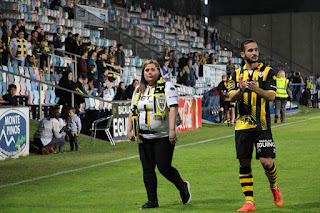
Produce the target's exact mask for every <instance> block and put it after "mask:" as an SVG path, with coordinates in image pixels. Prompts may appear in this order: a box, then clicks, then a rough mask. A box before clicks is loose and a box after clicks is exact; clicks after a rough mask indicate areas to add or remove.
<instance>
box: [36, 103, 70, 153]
mask: <svg viewBox="0 0 320 213" xmlns="http://www.w3.org/2000/svg"><path fill="white" fill-rule="evenodd" d="M59 117H60V113H59V109H52V110H51V111H50V113H49V117H48V118H45V119H43V120H41V121H40V124H39V127H38V129H37V131H36V133H35V134H34V144H35V145H36V146H38V147H39V148H40V151H41V152H42V154H49V153H50V152H55V150H54V148H57V147H59V152H63V147H64V144H65V140H64V137H65V136H66V132H64V131H60V123H59Z"/></svg>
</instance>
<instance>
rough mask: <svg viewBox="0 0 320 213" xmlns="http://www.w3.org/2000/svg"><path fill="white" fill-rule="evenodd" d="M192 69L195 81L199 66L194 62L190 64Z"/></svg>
mask: <svg viewBox="0 0 320 213" xmlns="http://www.w3.org/2000/svg"><path fill="white" fill-rule="evenodd" d="M192 68H193V72H194V75H195V76H196V79H195V80H197V79H198V76H199V66H198V64H197V63H196V62H195V61H193V62H192Z"/></svg>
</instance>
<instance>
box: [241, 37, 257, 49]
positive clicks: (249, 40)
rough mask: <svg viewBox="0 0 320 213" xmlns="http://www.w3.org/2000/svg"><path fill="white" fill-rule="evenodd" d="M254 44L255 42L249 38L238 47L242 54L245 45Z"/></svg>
mask: <svg viewBox="0 0 320 213" xmlns="http://www.w3.org/2000/svg"><path fill="white" fill-rule="evenodd" d="M254 42H255V41H254V40H252V39H251V38H249V39H246V40H244V41H243V42H242V43H241V45H240V48H241V52H244V51H245V45H247V44H250V43H254Z"/></svg>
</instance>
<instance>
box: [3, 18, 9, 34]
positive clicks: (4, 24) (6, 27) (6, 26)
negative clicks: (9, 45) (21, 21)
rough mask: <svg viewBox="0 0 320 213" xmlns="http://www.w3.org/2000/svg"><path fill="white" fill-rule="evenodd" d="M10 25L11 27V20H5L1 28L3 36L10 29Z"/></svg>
mask: <svg viewBox="0 0 320 213" xmlns="http://www.w3.org/2000/svg"><path fill="white" fill-rule="evenodd" d="M9 25H10V21H9V19H3V25H2V27H1V29H2V35H4V34H5V33H6V30H8V29H10V28H9Z"/></svg>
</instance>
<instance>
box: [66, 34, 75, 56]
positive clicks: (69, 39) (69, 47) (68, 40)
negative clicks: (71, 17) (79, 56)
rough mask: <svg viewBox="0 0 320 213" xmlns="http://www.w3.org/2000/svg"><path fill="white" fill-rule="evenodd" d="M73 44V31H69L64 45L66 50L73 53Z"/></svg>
mask: <svg viewBox="0 0 320 213" xmlns="http://www.w3.org/2000/svg"><path fill="white" fill-rule="evenodd" d="M72 44H73V38H72V32H68V37H67V38H66V40H65V43H64V47H65V50H66V52H69V53H72V52H73V51H72Z"/></svg>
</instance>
